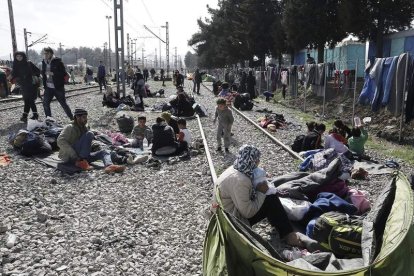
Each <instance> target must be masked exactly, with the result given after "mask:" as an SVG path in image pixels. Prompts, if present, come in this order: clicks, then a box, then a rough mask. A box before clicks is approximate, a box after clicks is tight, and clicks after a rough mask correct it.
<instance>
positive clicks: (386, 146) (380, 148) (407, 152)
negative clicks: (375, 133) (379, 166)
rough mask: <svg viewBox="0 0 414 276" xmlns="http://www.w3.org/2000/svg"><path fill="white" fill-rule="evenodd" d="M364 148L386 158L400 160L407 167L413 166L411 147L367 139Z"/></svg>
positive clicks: (412, 150) (412, 149)
mask: <svg viewBox="0 0 414 276" xmlns="http://www.w3.org/2000/svg"><path fill="white" fill-rule="evenodd" d="M365 147H366V148H367V149H370V150H374V151H376V152H379V153H381V154H383V155H385V156H387V157H392V158H396V159H400V160H403V161H404V162H406V163H407V164H409V165H414V148H413V147H412V146H408V145H395V144H392V143H390V142H387V141H380V140H378V139H375V138H373V137H369V138H368V141H367V143H366V144H365Z"/></svg>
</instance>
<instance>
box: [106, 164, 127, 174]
mask: <svg viewBox="0 0 414 276" xmlns="http://www.w3.org/2000/svg"><path fill="white" fill-rule="evenodd" d="M123 171H125V166H121V165H109V166H108V167H106V168H105V173H121V172H123Z"/></svg>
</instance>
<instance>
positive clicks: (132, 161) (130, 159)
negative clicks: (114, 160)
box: [127, 155, 135, 165]
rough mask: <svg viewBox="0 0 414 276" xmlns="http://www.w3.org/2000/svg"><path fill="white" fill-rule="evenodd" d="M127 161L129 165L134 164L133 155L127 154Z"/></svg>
mask: <svg viewBox="0 0 414 276" xmlns="http://www.w3.org/2000/svg"><path fill="white" fill-rule="evenodd" d="M127 163H128V164H129V165H134V164H135V163H134V157H133V156H132V155H130V156H128V158H127Z"/></svg>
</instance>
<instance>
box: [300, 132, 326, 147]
mask: <svg viewBox="0 0 414 276" xmlns="http://www.w3.org/2000/svg"><path fill="white" fill-rule="evenodd" d="M319 148H321V135H320V134H319V132H317V131H316V130H313V131H311V132H309V133H308V134H306V136H305V139H303V144H302V151H307V150H314V149H319Z"/></svg>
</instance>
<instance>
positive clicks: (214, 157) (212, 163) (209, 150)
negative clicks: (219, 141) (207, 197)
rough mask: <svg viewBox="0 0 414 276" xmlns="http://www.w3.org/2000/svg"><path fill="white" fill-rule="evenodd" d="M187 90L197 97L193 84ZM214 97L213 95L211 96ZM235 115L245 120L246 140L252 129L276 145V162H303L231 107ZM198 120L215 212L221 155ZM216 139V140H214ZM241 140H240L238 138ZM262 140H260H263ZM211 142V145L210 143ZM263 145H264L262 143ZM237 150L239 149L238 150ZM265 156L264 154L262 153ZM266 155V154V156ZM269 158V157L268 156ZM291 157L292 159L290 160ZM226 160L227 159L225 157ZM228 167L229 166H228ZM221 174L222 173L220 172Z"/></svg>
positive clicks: (209, 134)
mask: <svg viewBox="0 0 414 276" xmlns="http://www.w3.org/2000/svg"><path fill="white" fill-rule="evenodd" d="M203 87H204V88H205V89H206V90H208V91H209V92H211V93H212V91H211V89H209V88H208V87H207V86H205V85H203ZM187 88H188V89H189V90H188V91H190V92H189V94H190V95H191V96H193V97H194V96H195V95H194V93H192V85H191V82H187ZM211 95H212V94H211ZM231 109H232V111H233V114H235V115H236V114H237V115H238V116H239V117H240V118H242V119H243V122H244V123H245V124H246V125H245V126H241V125H240V123H241V122H240V120H239V122H238V126H237V127H242V128H243V130H244V131H243V134H244V135H243V136H244V137H245V138H248V137H247V135H245V134H247V133H253V131H251V130H250V128H253V129H257V130H258V131H259V132H260V135H258V137H262V138H261V139H263V140H262V141H265V140H267V141H268V142H269V141H270V142H271V143H272V144H274V146H269V147H275V148H276V152H278V153H277V155H275V156H273V157H274V158H273V159H274V160H277V161H276V162H281V160H283V161H282V162H283V163H285V164H289V163H291V164H295V163H296V162H297V161H298V160H299V161H303V158H302V157H300V156H299V155H298V154H297V153H296V152H294V151H292V150H291V148H290V147H289V146H288V145H286V144H284V143H283V142H282V141H280V140H279V139H277V138H276V137H275V136H274V135H273V134H272V133H270V132H268V131H267V130H265V129H263V128H262V127H261V126H259V125H258V124H257V123H255V122H254V121H253V120H252V119H250V118H249V117H248V116H247V115H246V114H244V113H243V112H242V111H240V110H238V109H236V108H233V107H231ZM197 120H198V125H199V129H200V134H201V137H202V139H203V144H204V148H205V155H206V158H207V163H208V166H209V170H210V174H211V178H212V182H213V187H214V190H213V191H212V196H213V199H212V205H211V208H210V210H211V211H214V209H215V208H216V207H217V199H216V192H217V186H216V185H217V178H218V175H217V174H218V171H217V168H218V167H217V164H218V163H220V158H221V157H220V154H215V152H214V146H213V143H211V141H212V139H211V138H212V137H215V134H212V133H211V130H210V133H208V130H207V131H205V127H204V126H203V119H202V118H200V117H199V116H197ZM204 124H207V122H206V121H205V120H204ZM214 130H215V127H213V132H214ZM206 132H207V134H206ZM209 138H210V139H209ZM213 139H214V138H213ZM238 139H239V138H238ZM261 139H260V140H261ZM209 141H210V143H209ZM257 142H258V141H257V140H255V139H254V138H252V139H250V141H248V143H251V144H256V143H257ZM262 144H263V143H262ZM236 150H237V149H236ZM281 151H283V152H284V153H287V156H285V157H284V156H283V153H282V152H281ZM262 154H263V152H262ZM265 155H266V154H265ZM268 157H269V156H268ZM289 157H290V158H289ZM224 159H226V157H224ZM264 163H267V164H269V162H268V161H264ZM227 166H228V164H227ZM278 168H279V167H278V166H275V165H269V169H270V170H277V169H278ZM282 170H283V169H282ZM220 173H221V172H220Z"/></svg>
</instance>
